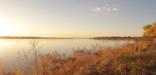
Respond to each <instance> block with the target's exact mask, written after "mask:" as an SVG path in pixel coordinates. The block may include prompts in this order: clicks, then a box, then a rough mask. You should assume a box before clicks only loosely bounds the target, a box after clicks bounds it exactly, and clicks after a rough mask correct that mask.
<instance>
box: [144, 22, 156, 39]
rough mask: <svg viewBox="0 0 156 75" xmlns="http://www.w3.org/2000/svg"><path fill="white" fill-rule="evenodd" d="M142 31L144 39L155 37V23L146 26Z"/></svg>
mask: <svg viewBox="0 0 156 75" xmlns="http://www.w3.org/2000/svg"><path fill="white" fill-rule="evenodd" d="M143 29H144V36H145V37H156V23H153V24H148V25H146V26H144V27H143Z"/></svg>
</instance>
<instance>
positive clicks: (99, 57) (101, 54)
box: [3, 40, 156, 75]
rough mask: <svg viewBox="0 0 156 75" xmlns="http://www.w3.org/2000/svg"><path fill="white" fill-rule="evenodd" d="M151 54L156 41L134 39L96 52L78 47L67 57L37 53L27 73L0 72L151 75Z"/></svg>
mask: <svg viewBox="0 0 156 75" xmlns="http://www.w3.org/2000/svg"><path fill="white" fill-rule="evenodd" d="M155 54H156V41H154V40H152V41H136V42H135V43H133V44H127V45H124V46H122V47H119V48H113V49H108V48H107V49H101V50H98V51H96V52H88V51H83V50H78V51H75V52H74V53H73V55H72V56H70V57H68V58H67V57H65V56H64V55H61V54H59V53H53V54H47V55H38V56H37V58H36V59H37V61H35V63H32V64H31V68H30V72H29V73H28V72H25V71H22V70H17V71H15V72H10V73H5V74H3V75H155V74H156V73H155V72H156V65H155V64H156V55H155ZM36 63H37V67H36Z"/></svg>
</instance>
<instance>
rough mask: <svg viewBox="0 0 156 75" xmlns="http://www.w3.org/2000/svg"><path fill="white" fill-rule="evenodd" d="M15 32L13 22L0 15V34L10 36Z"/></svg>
mask: <svg viewBox="0 0 156 75" xmlns="http://www.w3.org/2000/svg"><path fill="white" fill-rule="evenodd" d="M15 32H16V29H15V25H14V23H13V22H12V21H11V20H9V19H8V18H5V17H1V16H0V36H11V35H14V34H15Z"/></svg>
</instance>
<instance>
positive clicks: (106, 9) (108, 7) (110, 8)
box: [92, 4, 119, 12]
mask: <svg viewBox="0 0 156 75" xmlns="http://www.w3.org/2000/svg"><path fill="white" fill-rule="evenodd" d="M92 11H93V12H116V11H119V7H115V6H112V5H109V4H105V5H103V6H96V7H95V8H93V9H92Z"/></svg>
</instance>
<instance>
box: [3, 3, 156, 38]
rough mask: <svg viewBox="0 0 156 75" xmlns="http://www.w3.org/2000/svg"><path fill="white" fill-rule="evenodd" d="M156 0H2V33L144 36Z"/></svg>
mask: <svg viewBox="0 0 156 75" xmlns="http://www.w3.org/2000/svg"><path fill="white" fill-rule="evenodd" d="M155 3H156V0H0V36H52V37H53V36H56V37H57V36H59V37H60V36H64V37H66V36H67V37H69V36H71V37H90V36H141V35H142V33H143V26H145V25H146V24H150V23H153V22H156V10H155V8H156V4H155Z"/></svg>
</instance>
